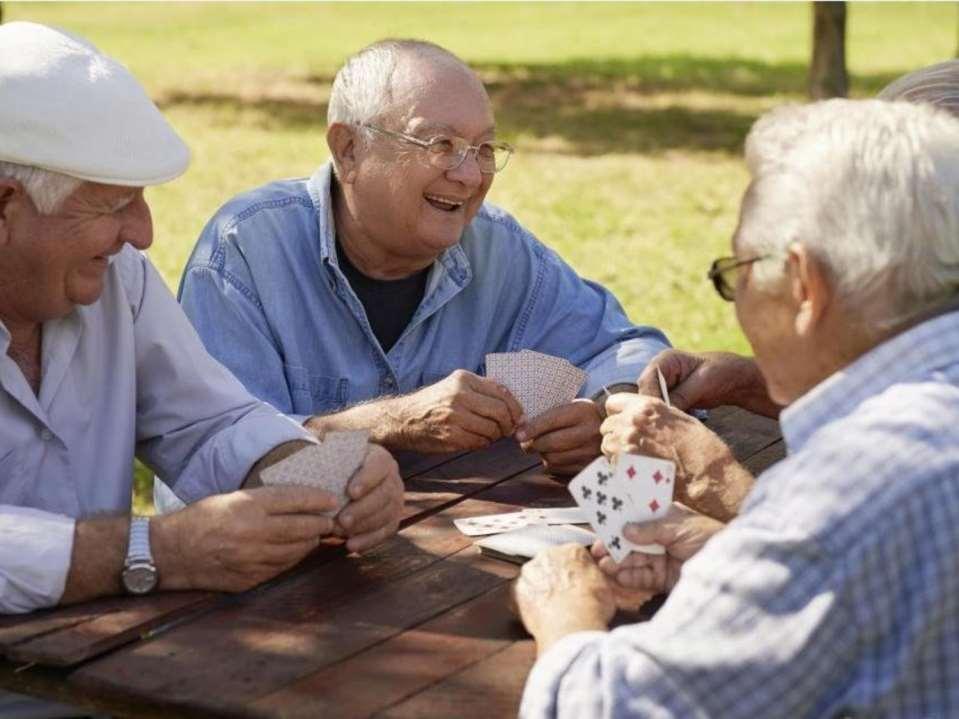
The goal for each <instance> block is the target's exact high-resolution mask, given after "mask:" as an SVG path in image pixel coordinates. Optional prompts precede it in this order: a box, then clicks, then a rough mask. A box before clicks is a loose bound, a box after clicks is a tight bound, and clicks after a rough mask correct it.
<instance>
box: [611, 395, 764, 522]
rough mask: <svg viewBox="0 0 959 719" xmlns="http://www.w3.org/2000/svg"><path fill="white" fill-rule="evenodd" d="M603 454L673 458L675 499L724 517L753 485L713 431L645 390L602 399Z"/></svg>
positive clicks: (733, 511)
mask: <svg viewBox="0 0 959 719" xmlns="http://www.w3.org/2000/svg"><path fill="white" fill-rule="evenodd" d="M606 415H607V416H606V420H605V421H604V422H603V424H602V427H601V428H600V431H601V432H602V435H603V443H602V449H603V454H605V455H606V456H607V457H610V458H611V459H612V458H613V457H615V456H616V455H617V454H620V453H623V452H628V453H630V454H641V455H645V456H648V457H660V458H662V459H668V460H672V461H673V462H675V463H676V495H675V499H676V500H677V501H680V502H683V503H684V504H686V505H688V506H690V507H692V508H693V509H696V510H697V511H699V512H702V513H703V514H706V515H708V516H710V517H714V518H716V519H718V520H720V521H722V522H727V521H729V520H730V519H732V518H733V517H734V516H736V514H738V513H739V505H740V504H741V503H742V500H743V499H744V498H745V496H746V495H747V494H748V493H749V490H750V489H752V486H753V481H754V480H753V476H752V474H750V472H749V470H747V469H746V468H745V467H743V466H742V465H741V464H739V462H737V461H736V458H735V457H733V454H732V451H731V450H730V449H729V447H728V446H727V445H726V443H725V442H723V441H722V440H721V439H720V438H719V437H718V436H717V435H716V433H715V432H712V431H711V430H709V429H708V428H707V427H706V426H705V425H704V424H703V423H702V422H700V421H699V420H697V419H696V418H694V417H691V416H690V415H688V414H686V413H685V412H683V411H681V410H679V409H676V408H670V407H667V406H666V405H665V404H664V403H663V402H662V400H659V399H656V398H654V397H648V396H646V395H635V394H625V393H624V394H614V395H612V396H611V397H609V399H607V400H606Z"/></svg>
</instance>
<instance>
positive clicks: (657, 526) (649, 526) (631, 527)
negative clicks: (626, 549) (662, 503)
mask: <svg viewBox="0 0 959 719" xmlns="http://www.w3.org/2000/svg"><path fill="white" fill-rule="evenodd" d="M665 534H666V533H665V532H664V531H663V523H662V520H653V521H651V522H643V523H642V524H636V523H635V522H630V523H629V524H626V525H625V526H624V527H623V536H624V537H626V539H628V540H629V541H630V542H632V543H634V544H661V545H663V546H666V545H667V540H668V537H666V536H665Z"/></svg>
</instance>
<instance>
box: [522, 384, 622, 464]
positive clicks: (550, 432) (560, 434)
mask: <svg viewBox="0 0 959 719" xmlns="http://www.w3.org/2000/svg"><path fill="white" fill-rule="evenodd" d="M602 421H603V418H602V416H601V415H600V412H599V408H598V407H597V406H596V404H595V403H594V402H593V401H592V400H588V399H575V400H573V401H572V402H570V403H569V404H563V405H560V406H559V407H553V409H550V410H547V411H546V412H543V413H542V414H541V415H539V416H538V417H536V418H534V419H532V420H530V421H529V422H527V423H526V424H524V425H523V426H521V427H520V428H519V430H518V431H517V432H516V439H518V440H519V441H520V446H522V448H523V451H524V452H539V453H540V455H542V457H543V465H544V466H545V467H546V469H547V470H548V471H550V472H552V473H553V474H562V475H569V474H576V473H577V472H579V471H580V470H581V469H582V468H583V467H585V466H586V465H587V464H589V463H590V462H592V461H593V460H594V459H596V458H597V457H598V456H599V455H600V441H601V439H602V438H601V437H600V434H599V427H600V424H601V423H602Z"/></svg>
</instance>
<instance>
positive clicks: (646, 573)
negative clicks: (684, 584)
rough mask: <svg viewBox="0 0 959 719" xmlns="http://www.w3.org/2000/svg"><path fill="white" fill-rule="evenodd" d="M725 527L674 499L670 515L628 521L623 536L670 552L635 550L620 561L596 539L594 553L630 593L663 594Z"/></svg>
mask: <svg viewBox="0 0 959 719" xmlns="http://www.w3.org/2000/svg"><path fill="white" fill-rule="evenodd" d="M725 526H726V525H724V524H723V523H722V522H718V521H716V520H715V519H712V518H711V517H707V516H705V515H703V514H700V513H699V512H695V511H693V510H692V509H689V508H688V507H685V506H683V505H682V504H679V503H678V502H673V504H672V505H671V506H670V507H669V511H667V513H666V516H664V517H661V518H660V519H654V520H652V521H650V522H643V523H642V524H627V525H626V526H625V527H624V529H623V536H625V537H626V539H628V540H629V541H631V542H635V543H636V544H660V545H662V546H663V547H665V549H666V554H645V553H643V552H631V553H630V554H629V556H627V557H626V559H624V560H623V561H622V562H620V563H619V564H617V563H616V562H615V561H614V560H613V558H612V557H611V556H609V552H608V551H607V550H606V547H605V546H603V543H602V542H596V544H594V545H593V547H592V555H593V558H594V559H595V560H596V561H597V562H598V563H599V568H600V569H601V570H602V571H603V573H604V574H606V576H608V577H609V578H610V579H611V580H612V581H613V582H614V583H615V584H616V586H617V587H619V588H620V590H621V591H622V592H624V593H626V594H627V596H628V595H629V593H638V594H640V595H642V594H644V593H646V594H650V595H654V594H661V593H662V592H668V591H669V590H671V589H672V588H673V587H674V586H676V582H677V581H679V573H680V570H681V569H682V566H683V564H684V563H685V561H686V560H687V559H689V558H690V557H692V556H693V555H694V554H696V552H698V551H699V550H700V549H701V548H702V547H703V545H704V544H706V542H707V541H709V539H710V537H712V536H713V535H714V534H716V532H718V531H719V530H721V529H722V528H723V527H725Z"/></svg>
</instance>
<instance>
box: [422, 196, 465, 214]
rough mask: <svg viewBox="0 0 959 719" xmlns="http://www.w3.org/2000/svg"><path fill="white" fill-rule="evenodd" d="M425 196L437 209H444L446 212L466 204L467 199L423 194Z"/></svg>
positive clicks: (453, 210)
mask: <svg viewBox="0 0 959 719" xmlns="http://www.w3.org/2000/svg"><path fill="white" fill-rule="evenodd" d="M423 197H424V198H426V201H427V202H428V203H430V204H431V205H432V206H433V207H435V208H436V209H437V210H443V211H444V212H455V211H456V210H458V209H459V208H461V207H462V206H463V205H465V204H466V201H465V200H451V199H450V198H448V197H441V196H440V195H429V194H427V195H423Z"/></svg>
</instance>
